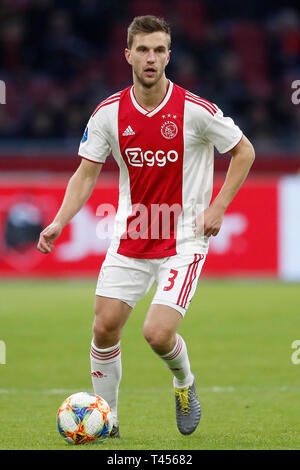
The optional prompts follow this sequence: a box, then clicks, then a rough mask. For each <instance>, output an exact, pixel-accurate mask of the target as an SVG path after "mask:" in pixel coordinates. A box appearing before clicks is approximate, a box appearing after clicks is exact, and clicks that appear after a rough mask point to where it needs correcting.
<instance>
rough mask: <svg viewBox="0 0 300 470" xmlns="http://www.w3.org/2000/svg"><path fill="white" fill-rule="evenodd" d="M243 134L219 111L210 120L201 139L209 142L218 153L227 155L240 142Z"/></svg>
mask: <svg viewBox="0 0 300 470" xmlns="http://www.w3.org/2000/svg"><path fill="white" fill-rule="evenodd" d="M242 136H243V132H242V131H241V129H240V128H239V127H238V126H237V125H236V124H235V123H234V121H233V120H232V119H231V118H230V117H225V116H224V115H223V112H222V111H221V109H219V108H217V112H216V113H215V114H214V116H213V117H212V118H211V119H210V122H209V123H208V126H207V127H206V129H205V131H204V135H203V137H204V138H205V139H206V140H207V141H209V142H211V143H212V144H213V145H214V146H215V147H216V149H217V150H218V152H220V153H227V152H229V151H230V150H232V149H233V148H234V147H235V146H236V145H237V144H238V143H239V141H240V140H241V138H242Z"/></svg>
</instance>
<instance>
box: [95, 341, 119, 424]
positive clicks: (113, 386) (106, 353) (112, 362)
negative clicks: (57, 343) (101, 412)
mask: <svg viewBox="0 0 300 470" xmlns="http://www.w3.org/2000/svg"><path fill="white" fill-rule="evenodd" d="M90 359H91V373H92V383H93V389H94V393H96V395H99V396H100V397H102V398H104V400H106V401H107V403H108V404H109V406H110V407H111V410H112V415H113V419H114V423H117V422H118V393H119V385H120V382H121V377H122V362H121V349H120V342H119V343H118V344H116V345H115V346H112V347H110V348H106V349H99V348H97V347H96V346H95V345H94V342H93V341H92V345H91V352H90Z"/></svg>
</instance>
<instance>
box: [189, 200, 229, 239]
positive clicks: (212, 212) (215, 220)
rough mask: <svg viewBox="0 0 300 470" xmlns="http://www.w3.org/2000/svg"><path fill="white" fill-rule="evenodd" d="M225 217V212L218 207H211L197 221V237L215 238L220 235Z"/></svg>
mask: <svg viewBox="0 0 300 470" xmlns="http://www.w3.org/2000/svg"><path fill="white" fill-rule="evenodd" d="M223 217H224V211H223V210H222V209H220V208H219V207H217V206H213V205H211V206H210V207H208V208H207V209H205V211H203V212H201V214H199V216H198V217H197V219H196V226H195V230H194V232H195V235H196V236H197V235H204V236H205V237H210V236H211V235H212V236H213V237H215V236H216V235H218V233H219V231H220V228H221V225H222V222H223Z"/></svg>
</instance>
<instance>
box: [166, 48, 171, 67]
mask: <svg viewBox="0 0 300 470" xmlns="http://www.w3.org/2000/svg"><path fill="white" fill-rule="evenodd" d="M170 55H171V49H169V53H168V57H167V63H166V65H168V63H169V62H170Z"/></svg>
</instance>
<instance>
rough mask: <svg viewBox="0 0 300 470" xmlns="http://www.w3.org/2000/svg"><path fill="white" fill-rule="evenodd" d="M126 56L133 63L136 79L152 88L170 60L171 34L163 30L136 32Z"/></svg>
mask: <svg viewBox="0 0 300 470" xmlns="http://www.w3.org/2000/svg"><path fill="white" fill-rule="evenodd" d="M125 56H126V59H127V61H128V62H129V64H130V65H132V69H133V76H134V79H136V80H138V81H139V82H140V83H141V84H142V85H143V86H145V87H147V88H151V87H152V86H154V85H155V84H156V83H157V82H158V81H159V80H160V79H161V77H162V76H163V75H164V73H165V68H166V66H167V64H168V62H169V60H170V50H169V36H168V35H167V34H166V33H164V32H162V31H157V32H155V33H150V34H147V33H140V34H136V35H135V36H134V39H133V43H132V47H131V49H126V50H125Z"/></svg>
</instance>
